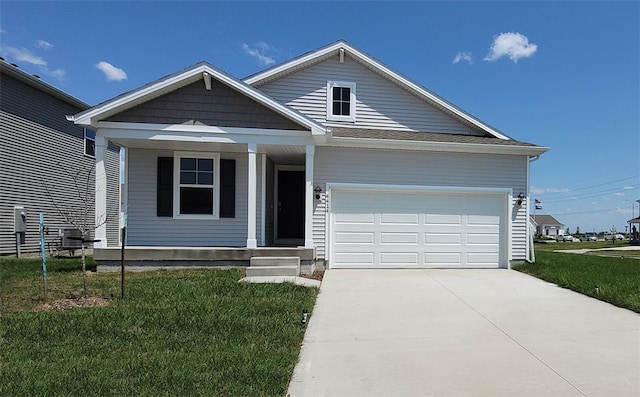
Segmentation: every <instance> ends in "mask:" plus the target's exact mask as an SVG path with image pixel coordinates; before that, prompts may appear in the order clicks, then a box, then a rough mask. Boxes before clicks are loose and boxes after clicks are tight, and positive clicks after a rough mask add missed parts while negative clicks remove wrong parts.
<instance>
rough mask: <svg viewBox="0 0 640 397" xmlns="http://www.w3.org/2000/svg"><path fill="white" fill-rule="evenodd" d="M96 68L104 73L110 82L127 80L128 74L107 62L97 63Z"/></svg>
mask: <svg viewBox="0 0 640 397" xmlns="http://www.w3.org/2000/svg"><path fill="white" fill-rule="evenodd" d="M96 67H97V68H98V69H100V70H101V71H102V73H104V75H105V77H106V78H107V80H108V81H122V80H126V79H127V73H125V71H124V70H122V69H120V68H117V67H115V66H113V65H112V64H110V63H109V62H106V61H100V62H98V63H96Z"/></svg>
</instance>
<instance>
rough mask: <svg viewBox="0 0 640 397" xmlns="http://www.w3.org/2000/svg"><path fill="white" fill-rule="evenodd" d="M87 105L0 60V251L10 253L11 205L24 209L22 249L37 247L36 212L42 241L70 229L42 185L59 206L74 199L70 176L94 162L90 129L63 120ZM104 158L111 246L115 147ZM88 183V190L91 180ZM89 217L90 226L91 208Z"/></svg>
mask: <svg viewBox="0 0 640 397" xmlns="http://www.w3.org/2000/svg"><path fill="white" fill-rule="evenodd" d="M88 107H89V105H87V104H86V103H84V102H82V101H80V100H78V99H76V98H74V97H72V96H71V95H68V94H66V93H64V92H62V91H60V90H59V89H57V88H55V87H53V86H51V85H49V84H47V83H45V82H44V81H42V80H40V78H38V77H36V76H33V75H31V74H29V73H26V72H24V71H22V70H20V69H19V68H18V67H17V66H15V65H13V64H9V63H7V62H5V61H4V60H2V59H0V255H12V254H16V234H15V233H14V230H15V225H14V207H24V211H25V213H26V230H25V235H24V237H25V239H24V244H22V245H21V251H22V252H37V251H39V249H40V245H39V242H40V239H39V213H40V212H43V213H44V216H45V223H46V225H47V226H48V227H49V230H50V233H49V235H48V236H47V237H46V240H47V242H50V243H51V244H55V242H56V241H57V240H58V237H57V234H58V229H59V228H69V227H70V225H69V224H67V223H65V222H64V221H63V220H62V218H61V217H60V216H59V214H58V211H57V210H56V209H55V207H54V205H53V203H52V200H51V199H50V198H49V197H48V195H47V188H48V190H49V192H50V193H51V195H52V196H53V197H54V199H55V200H56V201H57V203H58V204H59V205H60V206H67V205H75V203H77V201H78V199H79V198H78V195H77V194H76V193H75V192H76V190H75V187H74V180H73V177H72V174H75V173H77V172H81V171H86V170H91V168H92V167H93V166H94V163H95V160H94V156H93V151H94V146H93V145H94V138H93V135H92V134H93V132H92V131H89V132H88V135H87V136H85V129H84V128H83V127H82V126H78V125H73V124H72V123H70V122H69V121H67V119H66V115H71V114H75V113H77V112H79V111H82V110H85V109H87V108H88ZM106 157H107V165H106V170H107V173H108V179H109V183H108V185H107V194H108V197H109V198H108V200H107V201H106V206H107V208H109V209H110V214H113V215H114V216H113V220H112V221H111V222H110V223H109V224H108V225H107V228H106V231H107V236H108V238H109V240H110V242H111V243H113V244H116V245H117V243H118V235H119V227H118V219H117V216H118V211H119V199H118V192H119V178H118V175H119V165H120V164H119V161H120V160H119V148H118V147H117V146H115V145H113V144H112V145H110V146H109V150H108V154H107V156H106ZM45 186H46V187H45ZM90 187H91V190H93V189H94V180H93V179H92V180H91V183H90ZM92 207H93V206H92ZM89 219H90V220H91V224H93V219H94V213H93V210H91V211H90V213H89Z"/></svg>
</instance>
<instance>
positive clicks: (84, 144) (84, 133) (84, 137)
mask: <svg viewBox="0 0 640 397" xmlns="http://www.w3.org/2000/svg"><path fill="white" fill-rule="evenodd" d="M87 129H88V128H83V129H82V148H83V150H84V152H83V154H84V155H85V156H87V157H91V158H92V159H94V158H96V156H95V152H96V138H95V137H94V138H91V137H90V136H88V135H87ZM91 131H93V130H91ZM93 133H94V134H95V131H94V132H93ZM87 140H89V141H92V142H93V153H94V155H93V156H92V155H90V154H87Z"/></svg>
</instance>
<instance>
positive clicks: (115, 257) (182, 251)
mask: <svg viewBox="0 0 640 397" xmlns="http://www.w3.org/2000/svg"><path fill="white" fill-rule="evenodd" d="M121 255H122V250H121V248H120V247H108V248H94V249H93V257H94V259H95V260H96V262H98V264H107V263H113V262H119V261H120V257H121ZM124 256H125V261H126V262H127V263H130V262H143V261H145V262H146V261H149V262H175V263H176V264H180V263H184V264H187V263H191V262H196V263H199V264H201V265H202V264H205V262H213V263H212V264H216V262H217V264H221V265H224V264H227V265H238V266H248V264H249V261H250V260H251V258H252V257H254V256H263V257H265V256H266V257H274V256H276V257H277V256H296V257H299V258H300V262H301V263H303V262H304V263H309V262H313V261H314V260H315V249H314V248H304V247H258V248H246V247H152V246H130V247H125V254H124ZM185 262H187V263H185Z"/></svg>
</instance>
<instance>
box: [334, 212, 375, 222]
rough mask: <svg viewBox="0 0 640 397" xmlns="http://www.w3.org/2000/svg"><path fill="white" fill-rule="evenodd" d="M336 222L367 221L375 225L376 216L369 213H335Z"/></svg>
mask: <svg viewBox="0 0 640 397" xmlns="http://www.w3.org/2000/svg"><path fill="white" fill-rule="evenodd" d="M335 222H336V223H346V224H351V223H366V224H370V225H373V223H374V222H375V217H374V215H373V214H369V213H338V214H335Z"/></svg>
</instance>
